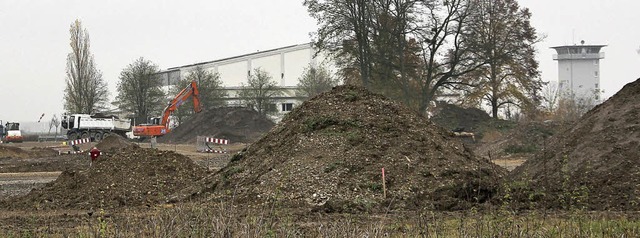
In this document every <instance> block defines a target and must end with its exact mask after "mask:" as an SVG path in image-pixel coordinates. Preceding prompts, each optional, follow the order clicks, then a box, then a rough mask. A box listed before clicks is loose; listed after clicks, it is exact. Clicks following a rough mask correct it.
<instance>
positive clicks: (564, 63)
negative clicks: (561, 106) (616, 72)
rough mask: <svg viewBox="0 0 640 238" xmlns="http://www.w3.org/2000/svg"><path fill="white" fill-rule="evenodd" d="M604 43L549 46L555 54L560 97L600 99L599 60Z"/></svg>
mask: <svg viewBox="0 0 640 238" xmlns="http://www.w3.org/2000/svg"><path fill="white" fill-rule="evenodd" d="M602 47H605V45H585V44H584V41H582V44H580V45H565V46H556V47H551V48H552V49H555V50H556V52H557V54H554V55H553V59H554V60H557V61H558V91H559V92H560V96H561V97H575V98H589V99H595V101H596V102H597V101H599V100H600V92H601V90H600V60H601V59H604V52H600V49H602Z"/></svg>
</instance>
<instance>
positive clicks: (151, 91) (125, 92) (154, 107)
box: [114, 57, 167, 123]
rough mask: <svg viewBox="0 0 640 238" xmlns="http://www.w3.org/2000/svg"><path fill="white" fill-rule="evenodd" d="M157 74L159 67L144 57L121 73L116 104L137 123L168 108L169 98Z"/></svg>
mask: <svg viewBox="0 0 640 238" xmlns="http://www.w3.org/2000/svg"><path fill="white" fill-rule="evenodd" d="M157 73H158V66H157V65H155V64H153V62H151V61H149V60H145V59H144V58H143V57H140V58H138V59H137V60H135V61H134V62H133V63H131V64H129V65H128V66H127V67H126V68H125V69H123V70H122V71H121V72H120V81H119V82H118V88H117V90H118V96H117V97H116V101H115V102H114V104H115V105H116V106H118V108H120V109H121V110H122V111H124V112H129V113H132V114H134V115H135V120H136V122H137V123H141V122H145V121H147V119H148V118H149V117H151V116H157V115H160V113H161V112H162V109H163V108H164V107H166V106H167V98H166V95H165V93H164V92H163V91H162V82H161V81H160V80H159V79H158V78H157Z"/></svg>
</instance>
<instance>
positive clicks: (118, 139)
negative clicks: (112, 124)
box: [96, 133, 138, 151]
mask: <svg viewBox="0 0 640 238" xmlns="http://www.w3.org/2000/svg"><path fill="white" fill-rule="evenodd" d="M130 146H134V147H138V146H137V145H136V144H133V143H131V142H130V141H129V140H127V139H126V138H124V137H122V136H120V135H117V134H114V133H112V134H109V136H107V137H105V138H104V139H102V141H100V143H98V144H97V145H96V147H97V148H98V149H100V150H103V151H110V150H117V149H122V148H127V147H130Z"/></svg>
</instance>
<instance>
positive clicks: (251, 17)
mask: <svg viewBox="0 0 640 238" xmlns="http://www.w3.org/2000/svg"><path fill="white" fill-rule="evenodd" d="M520 4H521V6H524V7H528V8H530V9H531V11H532V13H533V16H532V24H533V25H534V27H535V28H536V29H537V30H538V33H541V34H545V35H546V36H547V38H546V39H545V41H544V42H542V43H540V44H539V45H538V60H539V61H540V66H541V67H540V70H541V71H542V77H543V79H544V80H545V81H555V80H557V74H558V73H557V64H556V62H555V61H553V60H552V55H553V54H554V53H555V52H554V50H552V49H549V47H552V46H558V45H564V44H573V43H577V42H580V40H585V42H586V43H587V44H605V45H608V46H607V47H605V48H604V49H603V51H604V52H605V54H606V55H605V59H604V60H602V61H601V85H602V88H603V89H604V90H605V94H604V96H605V97H609V96H611V95H613V94H614V93H615V92H617V91H618V90H620V89H621V88H622V86H624V84H626V83H628V82H632V81H634V80H635V79H637V78H638V77H639V76H640V67H639V66H640V55H639V54H638V48H640V31H638V26H637V24H638V22H640V16H639V15H638V14H637V11H638V9H640V1H638V0H616V1H612V0H554V1H551V0H520ZM75 19H80V20H81V21H82V24H83V27H84V28H86V29H87V30H88V32H89V35H90V38H91V52H92V53H93V55H94V57H95V62H96V64H97V67H98V69H100V70H101V71H102V72H103V77H104V79H105V80H106V81H107V83H108V84H109V89H110V92H111V94H112V95H111V98H113V97H114V96H115V88H116V85H117V82H118V75H119V73H120V71H121V70H122V69H123V68H125V67H126V66H127V65H128V64H129V63H131V62H133V61H134V60H135V59H136V58H138V57H144V58H146V59H148V60H151V61H153V62H154V63H156V64H157V65H158V66H159V67H160V69H166V68H169V67H175V66H180V65H185V64H192V63H197V62H202V61H209V60H215V59H220V58H225V57H230V56H236V55H240V54H246V53H251V52H255V51H258V50H268V49H273V48H278V47H283V46H288V45H294V44H301V43H305V42H309V41H310V37H309V33H311V32H313V31H315V30H316V24H315V21H314V20H313V19H311V18H310V17H309V15H308V14H307V12H306V9H305V8H304V7H303V6H302V1H301V0H268V1H267V0H244V1H191V0H189V1H159V0H145V1H142V0H138V1H124V0H109V1H104V0H103V1H94V0H77V1H70V0H55V1H54V0H38V1H35V0H0V98H1V99H2V101H3V103H2V108H1V109H0V120H3V121H5V122H6V121H21V122H25V121H37V120H38V117H39V116H40V115H41V114H42V113H45V114H46V115H45V118H44V120H45V121H47V120H49V119H50V118H51V116H52V115H53V114H58V115H60V114H61V113H62V112H63V107H62V105H63V103H62V98H63V91H64V83H65V81H64V80H65V65H66V56H67V54H68V53H69V51H70V47H69V26H70V25H71V23H72V22H73V21H74V20H75Z"/></svg>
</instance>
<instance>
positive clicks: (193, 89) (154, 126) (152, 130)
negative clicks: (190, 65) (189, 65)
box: [133, 81, 202, 137]
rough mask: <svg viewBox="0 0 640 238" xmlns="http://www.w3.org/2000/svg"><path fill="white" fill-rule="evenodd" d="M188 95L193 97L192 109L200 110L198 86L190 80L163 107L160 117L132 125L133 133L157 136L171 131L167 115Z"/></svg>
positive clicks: (142, 135)
mask: <svg viewBox="0 0 640 238" xmlns="http://www.w3.org/2000/svg"><path fill="white" fill-rule="evenodd" d="M189 97H193V110H194V111H195V112H196V113H198V112H200V111H202V105H200V98H199V92H198V86H197V84H196V81H191V83H190V84H189V85H188V86H187V87H186V88H184V89H182V91H180V93H178V95H176V96H175V97H174V98H173V99H172V100H171V101H170V102H169V105H168V106H167V107H166V108H165V109H164V113H163V114H162V118H151V123H149V124H140V125H138V126H134V127H133V135H135V136H140V137H158V136H163V135H165V134H167V133H169V131H171V129H170V128H169V116H171V113H173V111H175V110H176V109H178V107H180V105H182V104H183V103H184V102H185V101H187V99H189Z"/></svg>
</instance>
